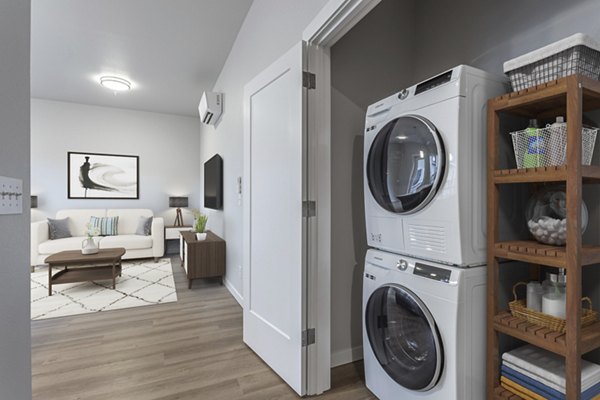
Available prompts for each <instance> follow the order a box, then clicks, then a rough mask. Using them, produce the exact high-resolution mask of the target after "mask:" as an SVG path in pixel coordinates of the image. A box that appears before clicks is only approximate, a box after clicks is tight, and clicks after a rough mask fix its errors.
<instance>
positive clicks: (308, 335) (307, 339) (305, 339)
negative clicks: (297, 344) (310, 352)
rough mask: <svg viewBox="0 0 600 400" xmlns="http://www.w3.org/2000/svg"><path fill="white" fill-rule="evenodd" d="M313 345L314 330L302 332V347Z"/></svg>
mask: <svg viewBox="0 0 600 400" xmlns="http://www.w3.org/2000/svg"><path fill="white" fill-rule="evenodd" d="M314 343H315V328H310V329H307V330H305V331H302V347H306V346H310V345H311V344H314Z"/></svg>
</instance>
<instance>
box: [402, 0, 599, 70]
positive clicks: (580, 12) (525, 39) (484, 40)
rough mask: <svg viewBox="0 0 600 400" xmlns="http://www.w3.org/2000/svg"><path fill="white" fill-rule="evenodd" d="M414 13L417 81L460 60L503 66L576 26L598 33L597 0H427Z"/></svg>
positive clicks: (482, 65)
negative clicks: (506, 62) (458, 0)
mask: <svg viewBox="0 0 600 400" xmlns="http://www.w3.org/2000/svg"><path fill="white" fill-rule="evenodd" d="M415 16H416V20H415V23H416V24H415V26H416V28H417V30H416V38H417V42H416V43H415V52H414V54H413V55H412V57H411V58H413V59H414V62H415V65H414V71H415V79H416V80H417V81H419V80H423V79H426V78H428V77H430V76H432V75H435V74H437V73H440V72H442V71H443V70H444V69H447V68H451V67H453V66H455V65H458V64H469V65H472V66H474V67H478V68H481V69H484V70H486V71H489V72H502V71H503V70H502V64H503V63H504V61H507V60H510V59H511V58H514V57H517V56H520V55H522V54H524V53H527V52H529V51H531V50H535V49H537V48H539V47H542V46H545V45H547V44H550V43H552V42H554V41H557V40H560V39H562V38H565V37H567V36H569V35H571V34H573V33H577V32H584V33H587V34H589V35H591V36H592V37H594V38H596V40H599V39H600V25H599V24H598V16H600V2H598V1H596V0H571V1H563V0H528V1H520V0H506V1H495V0H462V1H460V2H457V1H452V0H436V1H431V0H428V1H418V2H416V14H415ZM402 20H404V19H402ZM432 27H435V29H433V28H432Z"/></svg>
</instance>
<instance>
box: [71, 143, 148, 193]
mask: <svg viewBox="0 0 600 400" xmlns="http://www.w3.org/2000/svg"><path fill="white" fill-rule="evenodd" d="M139 159H140V158H139V156H132V155H124V154H103V153H82V152H75V151H69V152H67V196H68V198H69V199H139V197H140V189H139V176H140V172H139Z"/></svg>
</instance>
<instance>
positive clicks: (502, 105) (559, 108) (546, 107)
mask: <svg viewBox="0 0 600 400" xmlns="http://www.w3.org/2000/svg"><path fill="white" fill-rule="evenodd" d="M570 79H573V80H575V82H576V84H580V85H581V87H582V89H583V93H584V99H583V104H582V106H583V111H590V110H596V109H599V108H600V83H599V82H598V81H596V80H593V79H590V78H587V77H585V76H581V75H572V76H568V77H564V78H560V79H557V80H553V81H550V82H546V83H543V84H541V85H537V86H534V87H530V88H527V89H523V90H520V91H518V92H512V93H507V94H504V95H502V96H498V97H496V98H494V99H492V100H491V105H492V108H494V109H495V110H497V111H505V112H509V113H512V114H516V115H522V116H524V117H529V118H546V117H554V116H556V115H562V114H564V113H565V111H566V108H567V97H566V93H567V86H568V85H567V82H568V81H569V80H570Z"/></svg>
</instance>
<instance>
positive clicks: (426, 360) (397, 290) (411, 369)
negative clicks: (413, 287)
mask: <svg viewBox="0 0 600 400" xmlns="http://www.w3.org/2000/svg"><path fill="white" fill-rule="evenodd" d="M365 325H366V330H367V335H368V337H369V343H370V344H371V349H373V353H375V357H377V361H379V364H381V366H382V367H383V369H384V370H385V371H386V372H387V373H388V375H389V376H390V377H391V378H392V379H394V381H396V382H397V383H398V384H400V385H402V386H404V387H405V388H407V389H410V390H415V391H426V390H430V389H431V388H433V387H434V386H435V385H436V383H437V382H438V380H439V378H440V375H441V373H442V367H443V364H444V363H443V358H444V357H443V348H442V340H441V338H440V334H439V332H438V329H437V326H436V324H435V321H434V320H433V317H432V315H431V313H430V312H429V310H428V309H427V307H426V306H425V304H424V303H423V302H422V301H421V299H419V298H418V297H417V296H416V295H415V294H414V293H413V292H411V291H410V290H409V289H407V288H405V287H404V286H401V285H394V284H390V285H384V286H382V287H380V288H378V289H377V290H375V291H374V292H373V294H372V295H371V297H370V298H369V301H368V303H367V308H366V310H365Z"/></svg>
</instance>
